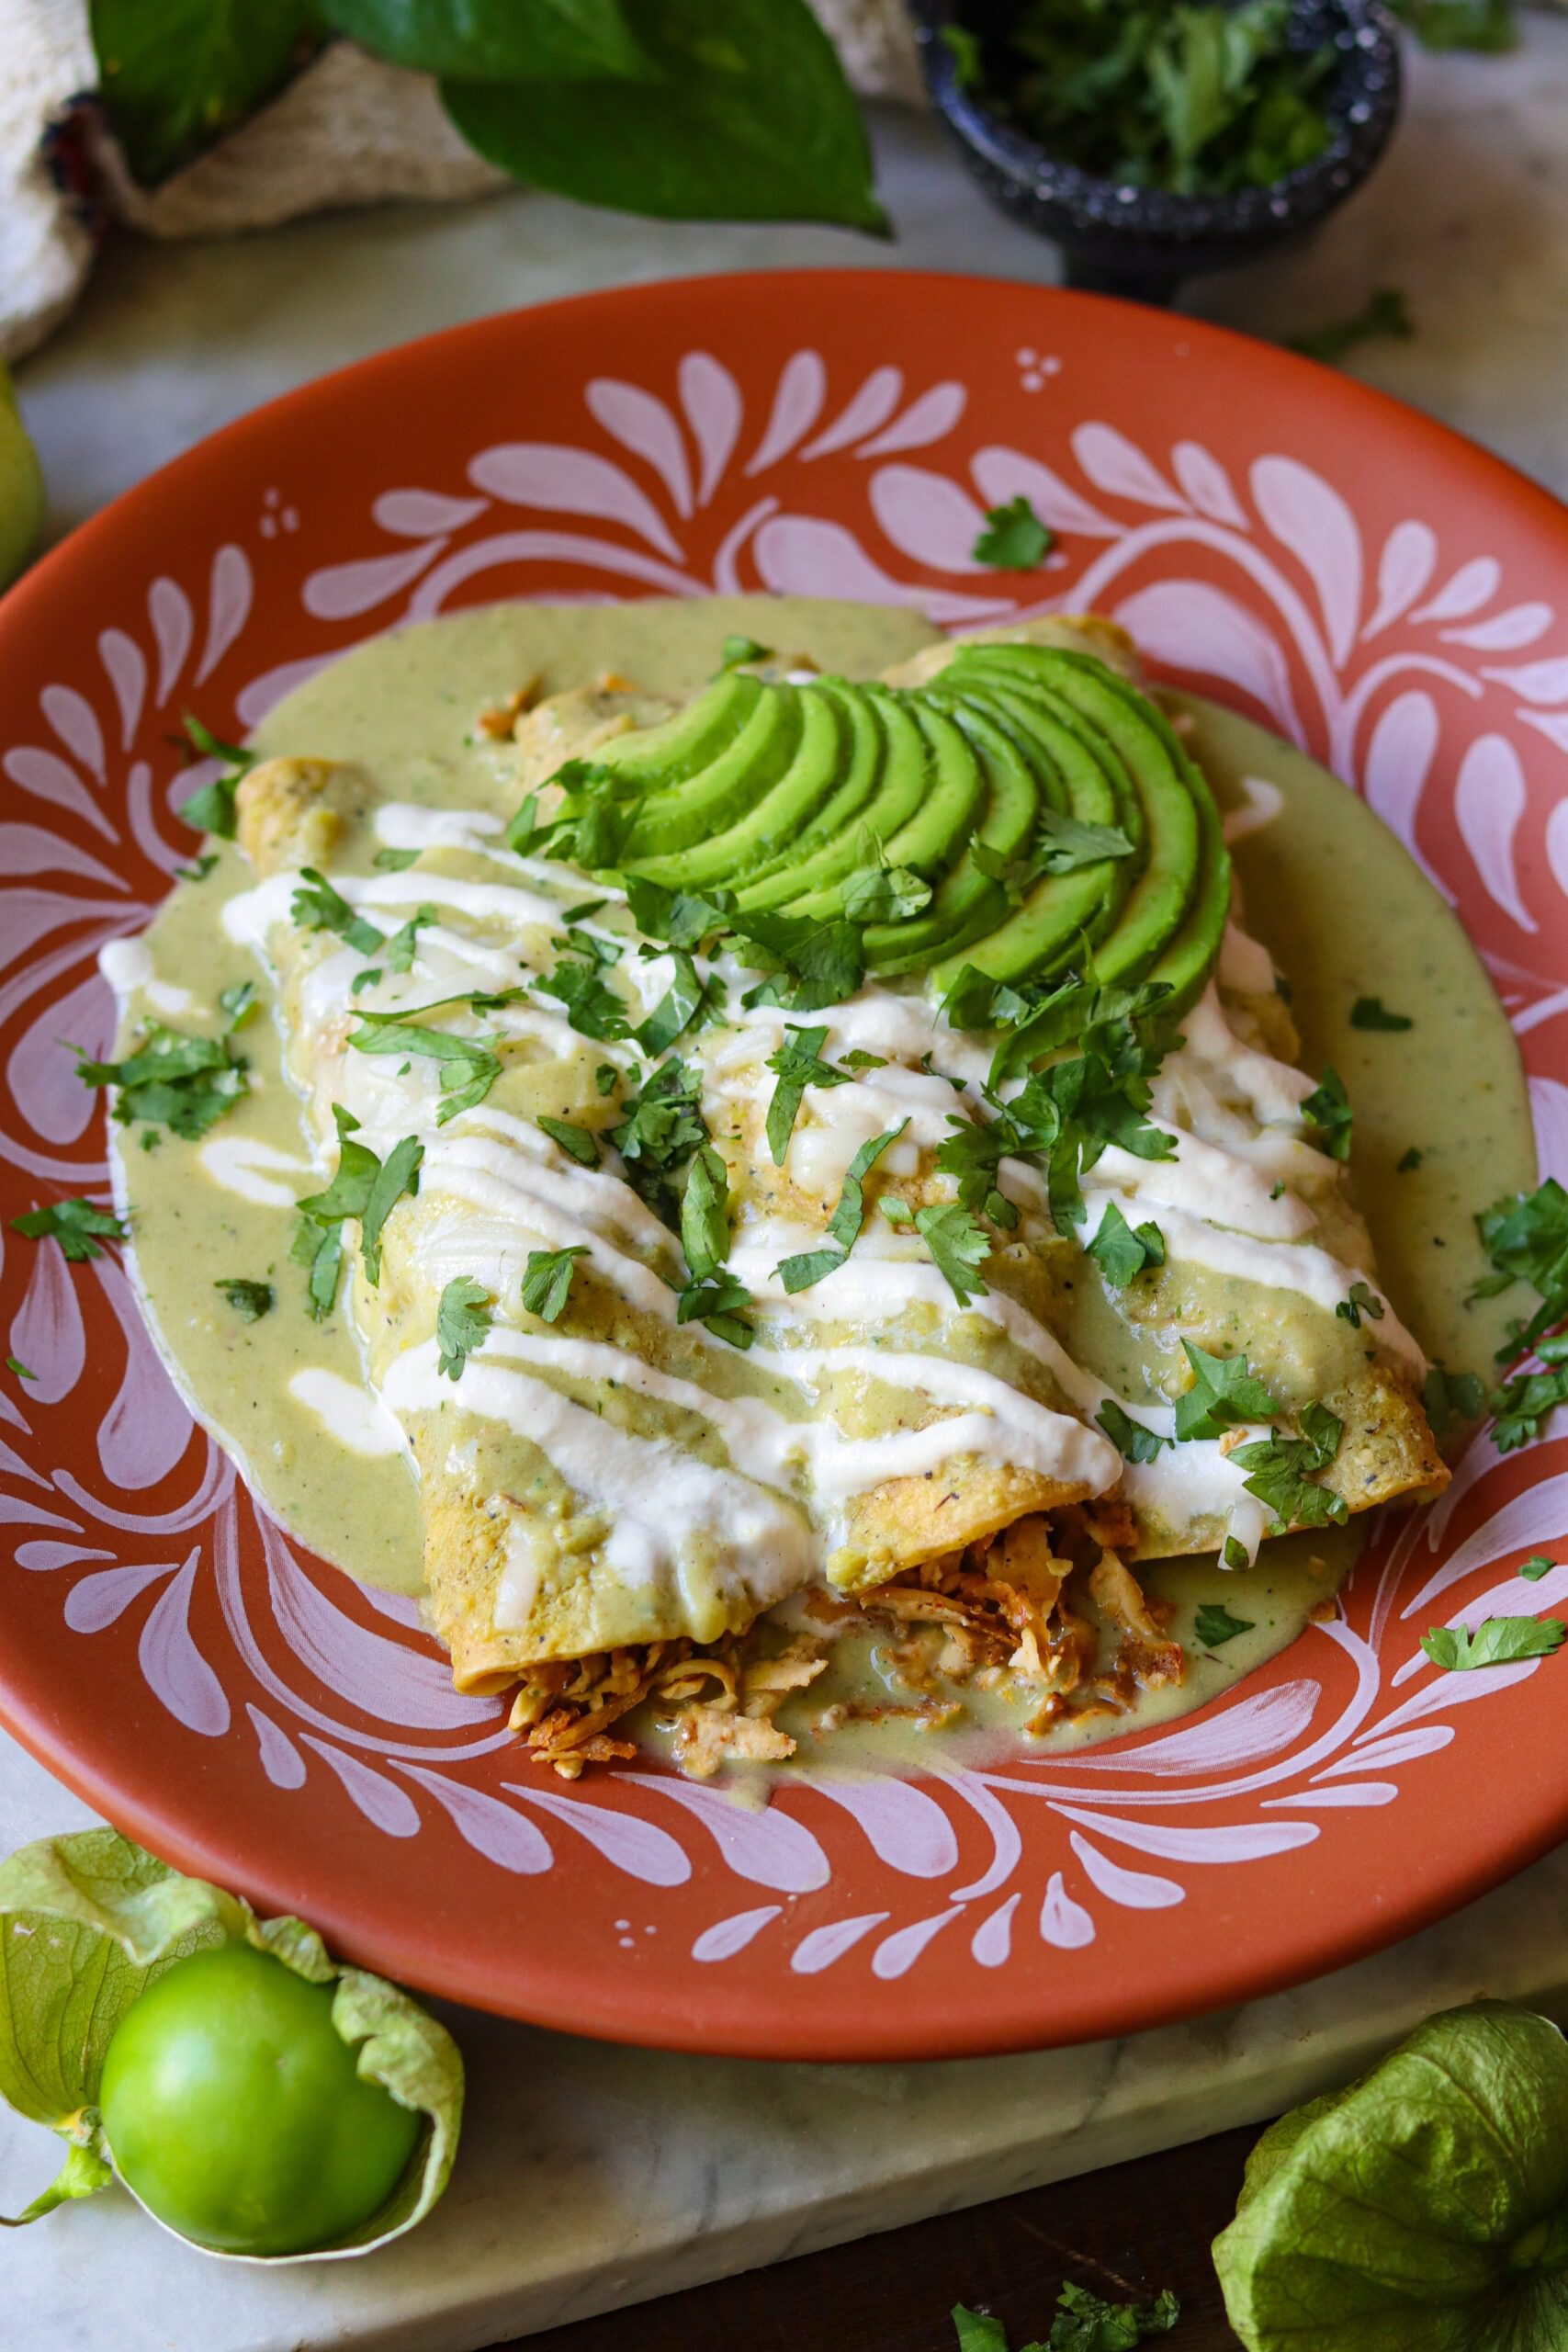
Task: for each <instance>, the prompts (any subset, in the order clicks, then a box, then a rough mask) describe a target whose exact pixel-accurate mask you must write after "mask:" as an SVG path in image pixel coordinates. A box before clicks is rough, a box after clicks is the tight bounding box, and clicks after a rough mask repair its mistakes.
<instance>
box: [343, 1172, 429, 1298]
mask: <svg viewBox="0 0 1568 2352" xmlns="http://www.w3.org/2000/svg"><path fill="white" fill-rule="evenodd" d="M372 1156H374V1155H372ZM423 1159H424V1146H423V1144H422V1143H421V1142H419V1140H418V1139H417V1137H415V1136H403V1138H402V1140H401V1142H400V1143H395V1144H394V1145H393V1146H392V1148H391V1150H390V1151H389V1153H388V1154H387V1157H386V1159H384V1160H383V1161H382V1162H381V1164H380V1166H379V1167H378V1170H377V1171H376V1174H375V1176H374V1178H373V1179H372V1181H371V1185H370V1190H369V1193H367V1196H366V1202H365V1206H364V1208H363V1209H362V1210H361V1212H360V1218H359V1255H360V1258H361V1260H362V1261H363V1262H364V1266H365V1278H366V1280H367V1282H371V1283H378V1282H379V1281H380V1279H381V1228H382V1227H383V1226H384V1225H385V1224H386V1222H387V1219H388V1217H389V1216H390V1215H391V1213H392V1211H393V1209H394V1208H395V1207H396V1206H397V1204H398V1203H399V1202H400V1200H401V1199H402V1197H403V1194H404V1193H409V1194H411V1195H412V1194H413V1193H417V1192H418V1190H419V1171H420V1167H421V1164H422V1162H423Z"/></svg>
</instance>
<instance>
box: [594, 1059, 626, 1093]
mask: <svg viewBox="0 0 1568 2352" xmlns="http://www.w3.org/2000/svg"><path fill="white" fill-rule="evenodd" d="M620 1077H621V1073H620V1071H619V1070H618V1069H616V1068H615V1063H614V1062H600V1063H598V1064H597V1065H596V1066H595V1069H594V1071H593V1083H594V1085H595V1086H596V1087H597V1088H598V1090H599V1091H600V1093H601V1094H602V1095H604V1094H614V1092H615V1089H616V1087H617V1086H618V1085H619V1083H620Z"/></svg>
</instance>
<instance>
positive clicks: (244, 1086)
mask: <svg viewBox="0 0 1568 2352" xmlns="http://www.w3.org/2000/svg"><path fill="white" fill-rule="evenodd" d="M247 1069H249V1064H248V1063H247V1062H246V1060H245V1058H244V1056H243V1054H237V1053H236V1052H235V1051H234V1048H233V1046H232V1045H231V1043H230V1040H229V1038H228V1037H226V1036H225V1037H191V1036H187V1035H186V1034H185V1033H184V1031H183V1030H179V1029H166V1028H165V1027H164V1025H163V1023H161V1022H154V1023H152V1024H151V1025H150V1026H149V1028H148V1030H147V1032H146V1035H145V1037H144V1038H143V1040H142V1043H141V1045H140V1046H138V1048H137V1050H136V1052H135V1053H133V1054H128V1055H127V1056H126V1057H125V1059H124V1060H123V1061H119V1062H95V1061H88V1060H87V1059H86V1058H85V1057H83V1058H81V1059H79V1060H78V1062H77V1064H76V1075H77V1077H78V1078H79V1079H80V1080H81V1081H82V1083H83V1085H84V1086H112V1087H114V1088H115V1089H116V1090H117V1092H116V1097H115V1105H114V1116H115V1117H116V1119H117V1120H118V1121H119V1122H120V1124H121V1125H124V1126H129V1125H130V1124H131V1123H132V1121H134V1120H138V1119H140V1120H144V1121H145V1122H146V1123H147V1125H149V1126H155V1127H168V1128H170V1129H171V1130H172V1131H173V1132H174V1133H175V1135H177V1136H185V1137H186V1139H187V1140H188V1141H194V1140H195V1138H196V1137H197V1136H204V1135H205V1134H206V1133H207V1131H208V1129H209V1127H210V1126H212V1125H214V1124H215V1123H216V1122H217V1121H218V1120H219V1119H220V1118H221V1117H222V1116H223V1114H224V1112H225V1111H231V1110H232V1109H233V1107H234V1105H235V1103H237V1102H238V1101H239V1100H240V1097H241V1096H242V1095H243V1094H244V1093H246V1092H247V1091H249V1080H248V1079H247V1077H246V1071H247Z"/></svg>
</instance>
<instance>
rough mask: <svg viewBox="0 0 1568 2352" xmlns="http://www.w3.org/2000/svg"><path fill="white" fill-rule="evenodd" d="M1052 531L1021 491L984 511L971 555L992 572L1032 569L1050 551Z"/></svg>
mask: <svg viewBox="0 0 1568 2352" xmlns="http://www.w3.org/2000/svg"><path fill="white" fill-rule="evenodd" d="M1051 537H1052V534H1051V530H1050V527H1049V526H1048V525H1046V524H1044V523H1043V522H1042V521H1041V520H1040V517H1039V515H1037V514H1036V513H1035V512H1034V509H1033V507H1032V506H1031V504H1030V503H1029V501H1028V499H1027V498H1025V497H1024V496H1023V495H1022V493H1020V494H1019V496H1018V497H1017V498H1010V499H1009V501H1008V503H1007V504H1006V505H1005V506H991V507H987V511H986V527H985V529H984V530H983V531H982V532H981V533H980V534H979V537H977V538H976V541H975V544H974V546H973V548H971V549H970V554H971V555H972V557H973V558H974V560H975V561H976V563H983V564H986V565H987V566H988V567H989V569H990V570H991V571H1033V570H1034V569H1035V567H1036V565H1038V564H1040V563H1042V562H1043V560H1044V559H1045V557H1046V556H1047V555H1048V554H1049V553H1050V550H1051Z"/></svg>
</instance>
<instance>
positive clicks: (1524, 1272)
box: [1471, 1176, 1568, 1363]
mask: <svg viewBox="0 0 1568 2352" xmlns="http://www.w3.org/2000/svg"><path fill="white" fill-rule="evenodd" d="M1475 1228H1476V1231H1477V1232H1478V1233H1479V1235H1480V1236H1481V1246H1482V1248H1483V1250H1485V1252H1486V1255H1487V1257H1488V1258H1489V1259H1490V1260H1491V1262H1492V1265H1493V1267H1494V1269H1495V1271H1494V1272H1492V1273H1490V1274H1488V1275H1486V1276H1485V1277H1484V1278H1483V1280H1482V1281H1481V1282H1478V1283H1476V1285H1475V1288H1474V1289H1473V1290H1472V1293H1471V1296H1472V1298H1494V1297H1495V1296H1496V1295H1497V1294H1498V1293H1499V1292H1501V1291H1506V1289H1507V1288H1508V1286H1509V1284H1510V1283H1516V1282H1523V1283H1529V1285H1530V1287H1531V1288H1532V1289H1533V1290H1535V1291H1537V1292H1539V1293H1540V1306H1539V1307H1538V1308H1537V1310H1536V1312H1535V1313H1534V1314H1533V1315H1532V1316H1531V1317H1530V1318H1529V1322H1528V1323H1527V1324H1525V1326H1524V1328H1523V1329H1522V1330H1520V1331H1519V1332H1518V1334H1517V1338H1515V1339H1512V1340H1509V1342H1508V1343H1507V1344H1506V1346H1504V1347H1503V1348H1500V1349H1499V1350H1498V1361H1499V1362H1500V1363H1506V1361H1507V1359H1508V1357H1509V1356H1511V1355H1513V1354H1514V1353H1515V1352H1516V1351H1517V1349H1520V1348H1528V1347H1531V1346H1533V1344H1534V1343H1535V1341H1536V1340H1538V1339H1539V1338H1540V1334H1541V1333H1542V1332H1543V1331H1548V1330H1550V1329H1551V1326H1552V1325H1553V1324H1554V1323H1560V1322H1561V1321H1562V1318H1563V1317H1564V1315H1568V1192H1564V1191H1563V1189H1562V1185H1561V1184H1560V1183H1559V1182H1557V1179H1556V1178H1555V1177H1554V1176H1549V1177H1548V1178H1547V1180H1546V1182H1545V1183H1544V1184H1540V1185H1538V1186H1537V1188H1536V1190H1535V1191H1534V1192H1533V1193H1514V1194H1513V1195H1512V1196H1511V1197H1510V1198H1506V1199H1504V1200H1500V1201H1494V1203H1493V1204H1492V1206H1491V1207H1490V1208H1489V1209H1483V1211H1482V1212H1481V1214H1480V1216H1478V1217H1477V1218H1476V1220H1475Z"/></svg>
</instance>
